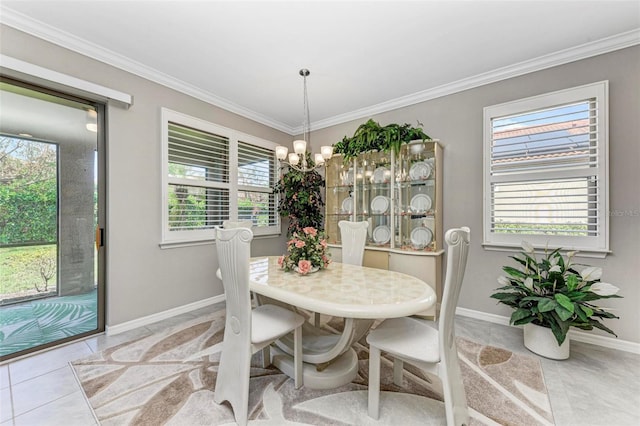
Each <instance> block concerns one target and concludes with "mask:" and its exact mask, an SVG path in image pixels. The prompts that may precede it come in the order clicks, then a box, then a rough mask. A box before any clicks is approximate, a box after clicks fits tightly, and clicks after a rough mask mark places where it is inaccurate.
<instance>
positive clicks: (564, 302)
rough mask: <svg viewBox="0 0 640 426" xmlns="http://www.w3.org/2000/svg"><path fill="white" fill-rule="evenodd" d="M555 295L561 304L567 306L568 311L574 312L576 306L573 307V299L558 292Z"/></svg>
mask: <svg viewBox="0 0 640 426" xmlns="http://www.w3.org/2000/svg"><path fill="white" fill-rule="evenodd" d="M554 297H555V299H556V301H557V302H558V303H559V304H560V306H562V307H563V308H565V309H566V310H567V311H569V312H571V313H573V309H574V308H573V302H572V301H571V299H569V298H568V297H567V296H565V295H564V294H561V293H556V294H555V295H554Z"/></svg>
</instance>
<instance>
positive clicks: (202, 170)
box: [167, 122, 229, 232]
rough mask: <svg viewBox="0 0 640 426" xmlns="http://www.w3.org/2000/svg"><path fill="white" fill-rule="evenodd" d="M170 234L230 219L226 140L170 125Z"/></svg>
mask: <svg viewBox="0 0 640 426" xmlns="http://www.w3.org/2000/svg"><path fill="white" fill-rule="evenodd" d="M168 126H169V140H168V154H169V188H168V189H169V197H168V201H169V202H168V206H167V208H168V226H169V231H170V232H175V231H188V230H203V229H212V228H213V227H215V226H219V225H222V221H223V220H227V219H228V218H229V189H228V188H219V187H217V185H216V184H217V183H220V182H225V183H228V182H229V139H228V138H226V137H224V136H220V135H215V134H212V133H207V132H203V131H200V130H197V129H192V128H189V127H185V126H181V125H179V124H176V123H171V122H170V123H169V125H168Z"/></svg>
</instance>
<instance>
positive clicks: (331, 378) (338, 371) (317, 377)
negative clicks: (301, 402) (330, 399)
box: [271, 346, 358, 389]
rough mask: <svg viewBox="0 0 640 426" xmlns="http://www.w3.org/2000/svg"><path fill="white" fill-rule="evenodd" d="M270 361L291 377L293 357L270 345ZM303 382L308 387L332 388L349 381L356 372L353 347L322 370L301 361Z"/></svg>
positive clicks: (355, 355)
mask: <svg viewBox="0 0 640 426" xmlns="http://www.w3.org/2000/svg"><path fill="white" fill-rule="evenodd" d="M271 363H272V364H273V365H274V366H275V367H276V368H277V369H279V370H280V371H282V372H283V373H284V374H286V375H287V376H289V377H293V358H292V357H291V356H290V355H287V354H286V353H285V352H283V351H282V350H280V349H278V348H277V347H274V346H271ZM302 366H303V373H302V376H303V381H304V382H303V384H304V386H305V387H308V388H310V389H334V388H337V387H340V386H343V385H346V384H347V383H351V381H353V379H355V377H356V376H357V374H358V355H357V354H356V351H355V350H353V349H349V350H347V351H346V352H345V353H343V354H342V355H340V356H339V357H337V358H336V359H334V360H333V361H331V363H330V364H329V365H328V366H327V367H326V368H325V369H324V370H322V371H318V370H317V369H316V366H315V364H308V363H306V362H305V363H303V364H302Z"/></svg>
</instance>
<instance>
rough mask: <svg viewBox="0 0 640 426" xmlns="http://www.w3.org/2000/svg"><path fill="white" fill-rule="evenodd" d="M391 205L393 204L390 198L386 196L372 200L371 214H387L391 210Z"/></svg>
mask: <svg viewBox="0 0 640 426" xmlns="http://www.w3.org/2000/svg"><path fill="white" fill-rule="evenodd" d="M389 204H391V200H389V197H385V196H384V195H378V196H377V197H373V200H371V212H372V213H376V214H380V213H386V212H387V210H389Z"/></svg>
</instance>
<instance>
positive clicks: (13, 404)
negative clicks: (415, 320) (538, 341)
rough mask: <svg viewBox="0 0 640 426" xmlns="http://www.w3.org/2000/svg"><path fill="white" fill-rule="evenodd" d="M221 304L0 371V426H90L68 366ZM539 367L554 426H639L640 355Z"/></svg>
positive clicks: (583, 355) (476, 326) (581, 357)
mask: <svg viewBox="0 0 640 426" xmlns="http://www.w3.org/2000/svg"><path fill="white" fill-rule="evenodd" d="M222 306H223V304H217V305H214V306H212V307H207V308H203V309H200V310H198V311H194V312H191V313H188V314H183V315H180V316H176V317H174V318H170V319H167V320H165V321H162V322H159V323H155V324H151V325H148V326H146V327H140V328H138V329H135V330H131V331H129V332H126V333H122V334H118V335H115V336H110V337H107V336H105V335H99V336H95V337H90V338H86V339H84V340H82V341H78V342H75V343H71V344H67V345H65V346H62V347H59V348H56V349H51V350H48V351H46V352H43V353H40V354H35V355H32V356H29V357H26V358H23V359H20V360H17V361H13V362H10V363H8V364H4V365H0V401H1V406H0V426H9V425H15V426H23V425H30V426H50V425H64V426H75V425H78V426H86V425H95V424H96V422H95V420H94V417H93V415H92V412H91V409H90V408H89V406H88V405H87V403H86V402H85V400H84V397H83V395H82V391H81V389H80V387H79V385H78V384H77V383H76V381H75V378H74V376H73V373H72V371H71V367H69V365H68V362H69V361H72V360H75V359H78V358H83V357H85V356H88V355H90V354H91V353H94V352H98V351H100V350H103V349H104V348H106V347H110V346H113V345H116V344H119V343H122V342H124V341H127V340H129V339H134V338H137V337H141V336H144V335H148V334H150V333H153V332H155V331H158V330H161V329H164V328H166V327H167V326H170V325H174V324H176V323H179V322H180V321H185V320H188V319H193V318H196V317H197V316H199V315H203V314H205V313H209V312H212V311H214V310H217V309H220V308H221V307H222ZM456 329H457V334H458V335H459V336H461V337H466V338H468V339H472V340H475V341H477V342H481V343H485V344H490V345H494V346H500V347H503V348H507V349H510V350H512V351H514V352H522V353H526V354H529V355H531V356H535V355H533V354H531V353H530V352H529V351H527V350H526V349H525V348H524V346H523V345H522V330H520V329H517V328H513V327H506V326H502V325H497V324H492V323H488V322H484V321H479V320H474V319H470V318H465V317H457V318H456ZM540 361H541V363H542V367H543V370H544V375H545V380H546V383H547V387H548V390H549V396H550V400H551V405H552V408H553V415H554V418H555V421H556V424H557V425H558V426H574V425H575V426H578V425H579V426H591V425H592V426H627V425H629V426H631V425H634V426H635V425H639V424H640V355H635V354H631V353H627V352H622V351H616V350H611V349H605V348H601V347H598V346H593V345H589V344H584V343H580V342H572V343H571V358H570V359H569V360H566V361H552V360H548V359H544V358H540ZM363 410H364V408H363ZM364 413H365V411H363V415H365V414H364Z"/></svg>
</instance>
